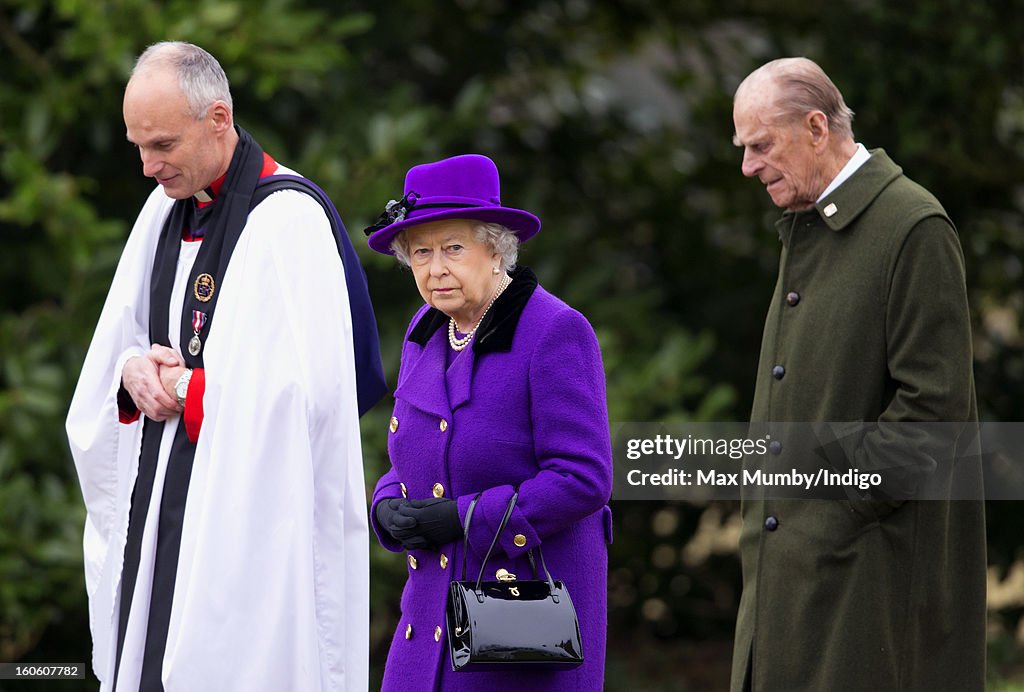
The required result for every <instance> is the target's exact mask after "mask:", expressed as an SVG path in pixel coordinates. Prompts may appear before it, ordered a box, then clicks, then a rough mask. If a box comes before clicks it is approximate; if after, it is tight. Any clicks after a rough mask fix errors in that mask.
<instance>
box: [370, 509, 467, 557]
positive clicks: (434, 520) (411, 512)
mask: <svg viewBox="0 0 1024 692" xmlns="http://www.w3.org/2000/svg"><path fill="white" fill-rule="evenodd" d="M378 507H379V505H378ZM397 513H398V516H399V519H398V521H400V520H401V519H407V520H408V519H411V520H413V521H414V522H415V529H413V532H414V533H415V535H416V536H418V537H421V538H424V539H425V540H426V541H427V545H428V547H431V548H436V547H438V546H442V545H444V544H445V543H451V542H452V541H456V540H458V539H460V538H462V523H461V522H460V521H459V505H458V503H457V502H455V500H450V499H448V498H446V497H432V498H430V499H429V500H408V501H406V503H405V504H403V505H401V506H400V507H399V508H398V509H397ZM392 535H393V534H392ZM396 538H397V536H396ZM399 540H401V539H399Z"/></svg>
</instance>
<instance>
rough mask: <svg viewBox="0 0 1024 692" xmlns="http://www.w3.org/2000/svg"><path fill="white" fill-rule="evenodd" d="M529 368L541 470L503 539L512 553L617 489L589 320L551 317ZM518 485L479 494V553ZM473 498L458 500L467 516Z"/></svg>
mask: <svg viewBox="0 0 1024 692" xmlns="http://www.w3.org/2000/svg"><path fill="white" fill-rule="evenodd" d="M527 367H528V377H529V382H530V418H531V425H532V429H533V446H534V452H535V454H536V456H537V463H538V465H539V467H540V470H539V472H538V473H537V474H536V475H535V476H533V477H532V478H529V479H527V480H525V481H523V482H522V483H521V485H520V486H519V499H518V500H517V502H516V507H515V510H514V511H513V514H512V517H511V519H510V520H509V522H508V526H507V527H506V529H505V531H503V532H502V536H501V538H500V539H499V542H498V546H499V547H500V549H501V550H502V551H504V552H505V553H506V554H507V555H508V556H509V557H512V558H515V557H518V556H520V555H522V554H523V553H525V552H526V551H527V550H529V549H530V548H532V547H534V546H536V545H538V544H540V543H541V541H542V540H543V539H544V538H545V537H546V536H550V535H552V534H555V533H558V532H560V531H564V530H565V529H567V528H568V527H570V526H571V525H572V524H573V523H575V522H577V521H579V520H581V519H583V518H584V517H587V516H589V515H591V514H594V513H595V512H598V511H600V510H601V509H602V508H603V507H604V506H605V505H606V504H607V502H608V499H609V498H610V497H611V490H612V452H611V439H610V436H609V427H608V407H607V402H606V399H605V380H604V368H603V366H602V363H601V351H600V349H599V347H598V343H597V337H596V336H595V334H594V330H593V329H592V328H591V326H590V324H589V323H588V322H587V320H586V318H584V317H583V315H581V314H580V313H578V312H576V311H575V310H572V309H569V308H565V309H563V310H561V311H560V312H558V313H556V314H555V315H553V316H552V319H551V320H550V321H549V323H548V325H547V328H546V329H545V331H544V333H543V334H542V335H541V337H540V339H539V342H538V343H537V345H536V347H535V348H534V351H533V354H532V356H531V358H530V361H529V363H528V365H527ZM513 490H514V489H513V488H512V486H509V485H505V486H497V487H493V488H489V489H487V490H486V491H484V493H483V494H482V495H481V497H480V501H479V502H478V503H477V506H476V509H474V512H473V519H472V522H471V526H470V537H469V538H470V544H471V545H472V547H473V549H474V551H475V552H477V553H478V554H479V555H481V556H482V555H483V554H484V553H485V552H486V551H487V548H488V546H489V545H490V542H491V539H492V538H493V537H494V532H495V531H496V530H497V528H498V525H499V524H500V523H501V518H502V516H503V515H504V513H505V508H506V507H507V505H508V501H509V499H510V498H511V496H512V492H513ZM472 499H473V498H472V497H460V498H459V517H460V519H461V520H462V521H463V522H464V521H465V517H466V509H467V507H468V506H469V503H470V501H471V500H472ZM517 539H518V541H517ZM517 543H521V545H519V544H517Z"/></svg>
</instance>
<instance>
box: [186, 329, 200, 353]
mask: <svg viewBox="0 0 1024 692" xmlns="http://www.w3.org/2000/svg"><path fill="white" fill-rule="evenodd" d="M202 348H203V342H202V341H200V340H199V335H198V334H196V335H195V336H193V337H192V338H191V339H189V340H188V352H189V353H191V354H192V355H193V356H198V355H199V351H201V350H202Z"/></svg>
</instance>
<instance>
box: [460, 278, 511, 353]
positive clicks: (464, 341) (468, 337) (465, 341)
mask: <svg viewBox="0 0 1024 692" xmlns="http://www.w3.org/2000/svg"><path fill="white" fill-rule="evenodd" d="M511 283H512V277H511V276H509V275H508V274H505V276H503V277H502V279H501V282H500V283H498V290H497V291H495V292H494V296H493V297H492V298H491V302H489V303H488V304H487V307H486V308H484V314H482V315H480V319H478V320H477V321H476V324H474V325H473V328H472V329H470V330H469V331H468V332H466V334H465V336H463V337H462V338H461V339H456V338H455V318H454V317H449V318H448V343H449V344H450V345H451V347H452V348H453V349H455V350H456V351H461V350H463V349H464V348H466V346H469V342H470V341H472V340H473V335H474V334H476V330H477V327H479V326H480V323H481V322H483V321H484V317H486V316H487V311H488V310H490V309H491V306H492V305H494V301H496V300H497V299H498V296H500V295H501V294H502V293H504V291H505V289H506V288H508V286H509V284H511Z"/></svg>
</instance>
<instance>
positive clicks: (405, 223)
mask: <svg viewBox="0 0 1024 692" xmlns="http://www.w3.org/2000/svg"><path fill="white" fill-rule="evenodd" d="M442 219H477V220H480V221H487V222H490V223H499V224H501V225H503V226H507V227H508V228H509V229H511V230H512V231H513V232H514V233H515V234H516V236H517V237H518V238H519V242H520V243H525V242H526V241H527V240H529V239H530V238H532V237H533V236H534V235H536V234H537V231H539V230H540V219H538V218H537V217H536V216H534V215H533V214H531V213H530V212H528V211H523V210H521V209H512V208H511V207H503V206H501V183H500V182H499V180H498V167H497V166H495V165H494V162H493V161H491V160H490V159H489V158H487V157H486V156H482V155H480V154H463V155H462V156H453V157H451V158H450V159H443V160H441V161H436V162H434V163H424V164H420V165H419V166H413V167H412V168H410V169H409V172H408V173H407V174H406V176H405V195H404V196H403V197H402V199H400V200H391V201H390V202H388V204H387V207H386V208H385V210H384V213H383V214H381V215H380V218H378V219H377V222H376V223H375V224H374V225H372V226H370V227H369V228H367V229H366V230H365V233H366V235H368V236H369V240H368V242H369V245H370V248H371V249H373V250H376V251H377V252H381V253H383V254H385V255H391V254H394V253H393V252H391V241H392V240H394V238H395V236H396V235H397V234H398V232H399V231H401V230H403V229H405V228H409V227H411V226H418V225H419V224H422V223H428V222H430V221H440V220H442Z"/></svg>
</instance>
